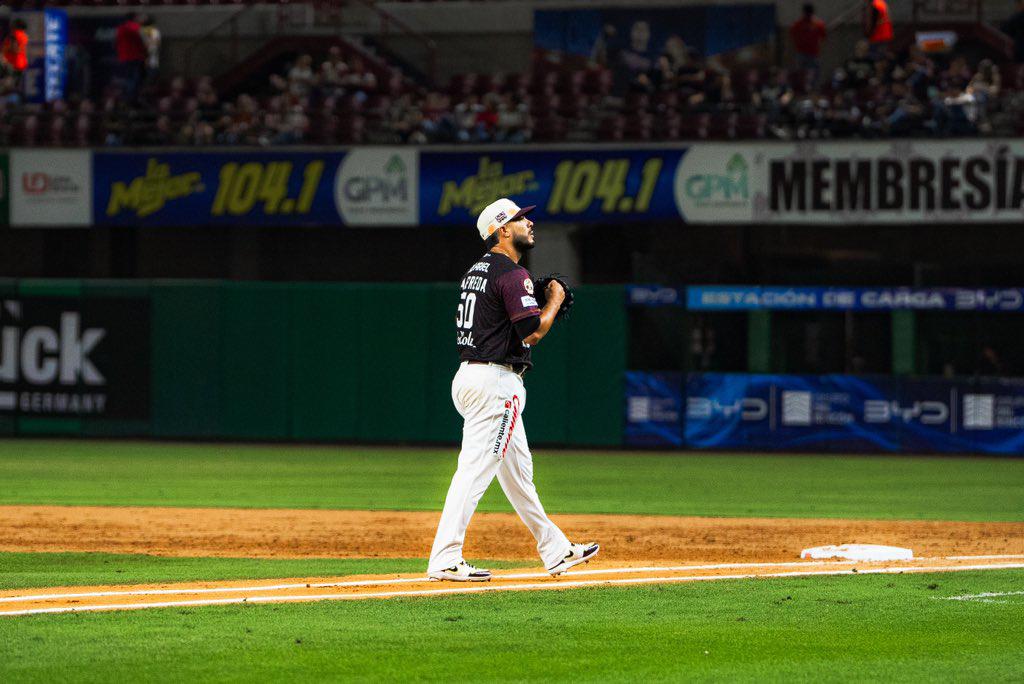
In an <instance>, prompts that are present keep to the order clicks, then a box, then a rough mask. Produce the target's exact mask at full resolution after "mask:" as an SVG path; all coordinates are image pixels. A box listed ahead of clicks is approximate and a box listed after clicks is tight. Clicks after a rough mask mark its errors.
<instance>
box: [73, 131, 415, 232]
mask: <svg viewBox="0 0 1024 684" xmlns="http://www.w3.org/2000/svg"><path fill="white" fill-rule="evenodd" d="M416 155H417V153H416V152H415V151H414V150H388V149H384V148H361V149H359V150H353V151H351V152H341V151H335V152H290V151H281V152H216V153H204V152H166V153H162V152H155V153H149V154H139V153H116V152H110V153H107V152H99V153H96V154H95V155H93V193H94V196H93V200H94V201H93V213H94V217H93V218H94V221H93V222H94V224H96V225H132V226H138V225H142V226H169V225H173V226H191V225H237V224H240V223H241V224H244V225H338V224H341V223H344V224H346V225H377V224H380V225H415V224H416V210H417V207H416V196H417V192H416V190H417V189H416V182H417V181H416V168H417V161H416Z"/></svg>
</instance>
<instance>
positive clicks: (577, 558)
mask: <svg viewBox="0 0 1024 684" xmlns="http://www.w3.org/2000/svg"><path fill="white" fill-rule="evenodd" d="M600 550H601V547H600V546H599V545H598V544H596V543H594V542H587V543H586V544H569V553H567V554H565V558H563V559H562V560H560V561H559V562H558V564H557V565H555V566H554V567H551V568H548V572H550V573H551V576H552V577H557V576H558V575H561V574H562V573H563V572H565V571H566V570H568V569H569V568H571V567H575V566H577V565H579V564H580V563H589V562H590V560H591V559H592V558H593V557H594V556H596V555H597V552H598V551H600Z"/></svg>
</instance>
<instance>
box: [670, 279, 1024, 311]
mask: <svg viewBox="0 0 1024 684" xmlns="http://www.w3.org/2000/svg"><path fill="white" fill-rule="evenodd" d="M686 308H687V309H689V310H691V311H752V310H776V311H795V310H802V311H823V310H834V311H893V310H897V309H911V310H918V311H1024V288H1019V287H1009V288H1000V289H993V288H987V289H986V288H907V287H898V288H835V287H751V286H743V285H739V286H724V287H723V286H712V287H704V286H694V287H688V288H686Z"/></svg>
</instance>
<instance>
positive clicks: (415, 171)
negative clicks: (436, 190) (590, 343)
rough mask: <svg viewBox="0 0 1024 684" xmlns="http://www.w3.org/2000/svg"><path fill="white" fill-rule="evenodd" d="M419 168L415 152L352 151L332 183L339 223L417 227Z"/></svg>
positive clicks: (372, 148)
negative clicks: (340, 221)
mask: <svg viewBox="0 0 1024 684" xmlns="http://www.w3.org/2000/svg"><path fill="white" fill-rule="evenodd" d="M419 168H420V162H419V153H418V152H417V151H416V149H415V148H401V147H365V148H364V147H353V148H352V149H350V150H349V152H348V154H346V155H345V158H344V159H342V161H341V167H340V168H339V169H338V173H337V175H336V176H335V181H334V203H335V205H336V206H337V209H338V214H339V215H340V216H341V220H342V221H343V222H344V223H345V225H349V226H375V225H385V226H415V225H417V224H418V223H419V214H420V199H419V189H420V179H419Z"/></svg>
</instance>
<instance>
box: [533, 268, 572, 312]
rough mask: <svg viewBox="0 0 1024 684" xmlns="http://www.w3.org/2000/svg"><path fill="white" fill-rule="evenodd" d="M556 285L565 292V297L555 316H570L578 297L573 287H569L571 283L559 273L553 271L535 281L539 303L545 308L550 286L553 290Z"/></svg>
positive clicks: (534, 288) (535, 290)
mask: <svg viewBox="0 0 1024 684" xmlns="http://www.w3.org/2000/svg"><path fill="white" fill-rule="evenodd" d="M552 286H554V287H552ZM555 287H557V288H559V289H561V290H562V291H563V292H564V293H565V297H564V298H563V299H562V303H561V305H560V306H559V307H558V313H557V314H556V315H555V318H556V319H557V318H562V317H565V318H568V317H569V313H570V312H571V311H572V306H573V304H575V303H576V298H575V295H573V292H572V288H570V287H569V283H568V282H567V281H566V278H565V276H563V275H561V274H559V273H551V274H549V275H546V276H544V277H542V278H537V279H536V280H534V281H533V291H534V292H536V293H537V305H538V306H540V308H542V309H543V308H544V305H545V304H546V303H547V301H548V297H549V292H550V290H549V288H551V289H552V290H553V289H554V288H555Z"/></svg>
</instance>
